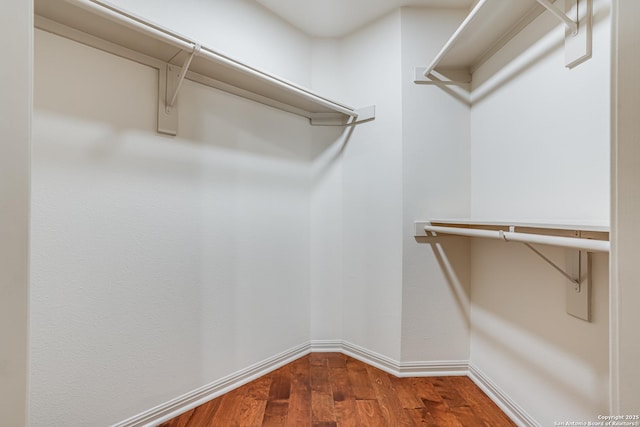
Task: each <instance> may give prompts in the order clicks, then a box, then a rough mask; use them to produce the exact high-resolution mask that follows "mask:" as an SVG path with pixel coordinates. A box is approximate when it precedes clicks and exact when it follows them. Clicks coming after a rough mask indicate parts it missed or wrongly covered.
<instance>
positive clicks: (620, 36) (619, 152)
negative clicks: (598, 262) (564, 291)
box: [611, 0, 640, 414]
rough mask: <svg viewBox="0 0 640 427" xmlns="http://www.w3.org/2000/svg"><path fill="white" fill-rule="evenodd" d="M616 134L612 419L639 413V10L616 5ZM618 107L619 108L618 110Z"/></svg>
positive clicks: (634, 4)
mask: <svg viewBox="0 0 640 427" xmlns="http://www.w3.org/2000/svg"><path fill="white" fill-rule="evenodd" d="M613 5H614V6H613V7H614V16H613V18H612V20H613V34H614V44H613V49H614V51H613V73H612V74H613V76H612V77H613V79H612V80H613V82H612V83H613V85H612V91H613V99H612V105H614V107H613V108H614V114H613V122H612V125H613V129H612V130H613V132H612V136H613V137H612V175H611V176H612V184H613V185H612V189H611V191H612V194H611V196H612V205H611V206H612V214H611V223H612V224H611V226H612V237H611V243H612V252H611V257H612V258H611V287H612V290H611V299H612V301H611V310H612V318H611V320H612V325H611V326H612V328H611V334H612V344H613V348H612V353H611V357H612V360H611V366H612V371H613V372H612V379H613V381H612V399H611V411H612V413H613V414H638V413H640V369H638V360H639V359H640V332H639V329H638V324H639V323H640V314H639V313H640V311H639V310H638V301H639V300H640V288H639V287H638V274H639V264H638V258H639V256H640V251H639V250H638V240H639V239H640V227H638V215H639V213H640V194H639V190H640V186H638V182H640V162H639V159H640V145H638V135H640V121H638V117H639V116H640V85H639V84H638V74H639V73H640V57H639V56H638V45H639V44H640V28H639V27H638V19H640V4H639V3H638V2H631V1H625V0H614V1H613ZM616 105H617V106H618V107H617V108H615V106H616Z"/></svg>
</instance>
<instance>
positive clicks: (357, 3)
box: [255, 0, 473, 37]
mask: <svg viewBox="0 0 640 427" xmlns="http://www.w3.org/2000/svg"><path fill="white" fill-rule="evenodd" d="M255 1H257V2H258V3H260V4H262V5H263V6H264V7H266V8H267V9H270V10H271V11H272V12H273V13H275V14H276V15H279V16H280V17H281V18H283V19H284V20H285V21H287V22H289V23H290V24H292V25H293V26H295V27H297V28H299V29H300V30H302V31H303V32H305V33H307V34H309V35H311V36H315V37H342V36H344V35H346V34H348V33H350V32H352V31H354V30H356V29H358V28H360V27H362V26H363V25H365V24H367V23H369V22H371V21H373V20H375V19H376V18H379V17H381V16H384V15H385V14H387V13H389V12H391V11H392V10H395V9H397V8H399V7H403V6H422V7H444V8H468V7H470V6H471V4H472V3H473V0H255Z"/></svg>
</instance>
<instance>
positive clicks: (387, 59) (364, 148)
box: [341, 10, 402, 360]
mask: <svg viewBox="0 0 640 427" xmlns="http://www.w3.org/2000/svg"><path fill="white" fill-rule="evenodd" d="M400 17H401V15H400V11H399V10H397V11H395V12H393V13H391V14H389V15H388V16H385V17H383V18H381V19H380V20H378V21H376V22H373V23H371V24H370V25H368V26H367V27H365V28H363V29H361V30H360V31H358V32H356V33H354V34H352V35H350V36H348V37H346V38H345V39H344V40H343V42H342V46H341V55H342V57H341V59H342V63H341V71H342V78H343V80H344V82H347V83H346V84H345V86H344V91H343V94H342V99H343V100H344V101H345V102H347V103H348V104H350V105H354V106H358V107H363V106H367V105H374V104H375V106H376V120H375V121H374V122H372V123H368V124H367V125H363V126H359V127H357V128H356V129H355V130H354V131H353V133H352V134H351V135H350V137H349V139H348V141H347V143H346V145H345V146H344V152H343V154H342V156H343V157H342V189H341V191H342V209H343V240H342V244H343V292H342V296H343V304H344V311H343V316H344V317H343V320H344V324H343V334H344V335H343V338H344V339H345V340H346V341H348V342H350V343H352V344H356V345H358V346H361V347H364V348H366V349H368V350H369V351H372V352H375V353H379V354H382V355H384V356H386V357H389V358H392V359H394V360H399V359H400V339H401V335H400V332H401V315H402V313H401V310H402V116H401V114H402V89H401V87H402V83H401V28H400V25H401V19H400Z"/></svg>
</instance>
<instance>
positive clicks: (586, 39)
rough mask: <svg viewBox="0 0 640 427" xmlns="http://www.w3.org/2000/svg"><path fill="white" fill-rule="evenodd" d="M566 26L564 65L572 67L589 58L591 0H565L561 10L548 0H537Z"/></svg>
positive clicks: (590, 49) (591, 23) (590, 48)
mask: <svg viewBox="0 0 640 427" xmlns="http://www.w3.org/2000/svg"><path fill="white" fill-rule="evenodd" d="M537 1H538V3H540V4H541V5H542V6H544V7H545V8H546V9H547V10H548V11H549V12H551V13H552V14H553V15H554V16H556V17H557V18H559V19H560V20H561V21H562V22H563V23H564V24H565V26H566V30H565V37H564V55H565V66H566V67H567V68H573V67H575V66H577V65H579V64H582V63H583V62H584V61H586V60H587V59H589V58H591V53H592V52H591V51H592V47H591V45H592V35H591V32H592V26H593V22H592V21H593V19H592V17H593V0H565V1H564V7H565V10H564V11H562V10H561V9H560V8H559V7H558V6H556V5H555V4H554V3H552V2H551V1H550V0H537Z"/></svg>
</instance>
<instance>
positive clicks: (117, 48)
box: [34, 0, 375, 133]
mask: <svg viewBox="0 0 640 427" xmlns="http://www.w3.org/2000/svg"><path fill="white" fill-rule="evenodd" d="M34 9H35V15H36V16H35V20H34V21H35V26H36V27H37V28H39V29H42V30H45V31H48V32H52V33H55V34H58V35H61V36H64V37H67V38H71V39H73V40H76V41H78V42H81V43H84V44H87V45H90V46H93V47H96V48H98V49H102V50H105V51H108V52H110V53H114V54H116V55H119V56H123V57H126V58H129V59H133V60H135V61H138V62H141V63H144V64H147V65H150V66H154V67H156V68H158V69H160V70H161V71H162V69H163V68H165V66H166V65H170V66H173V69H174V70H177V73H176V75H177V76H178V77H177V80H176V79H174V80H176V81H175V83H176V84H177V86H176V87H174V88H171V90H169V91H168V93H167V94H166V95H167V102H166V104H167V105H165V106H164V107H166V110H167V112H169V110H170V107H172V105H169V100H170V99H173V98H174V97H173V96H170V95H173V93H176V92H177V90H178V89H179V87H180V83H181V82H182V78H185V77H186V78H187V79H190V80H194V81H198V82H200V83H203V84H206V85H209V86H213V87H216V88H218V89H222V90H225V91H227V92H231V93H234V94H236V95H239V96H242V97H245V98H248V99H251V100H253V101H257V102H261V103H263V104H267V105H270V106H272V107H275V108H279V109H281V110H285V111H288V112H290V113H294V114H297V115H300V116H303V117H307V118H309V119H310V120H311V122H312V124H321V125H325V124H327V125H346V124H355V123H359V122H362V121H366V120H371V119H373V118H374V114H375V113H374V108H373V107H368V108H366V109H361V110H357V109H354V108H352V107H350V106H347V105H345V104H342V103H339V102H336V101H333V100H331V99H328V98H325V97H322V96H320V95H318V94H316V93H314V92H312V91H310V90H308V89H306V88H303V87H301V86H298V85H296V84H293V83H291V82H289V81H286V80H284V79H282V78H279V77H276V76H273V75H270V74H267V73H265V72H263V71H260V70H258V69H256V68H253V67H251V66H249V65H247V64H243V63H242V62H240V61H237V60H235V59H232V58H230V57H228V56H226V55H223V54H221V53H219V52H216V51H215V50H213V49H210V48H207V47H204V46H202V45H201V44H200V43H198V42H197V41H195V40H192V39H189V38H187V37H184V36H182V35H179V34H176V33H174V32H172V31H170V30H167V29H165V28H163V27H161V26H159V25H156V24H153V23H151V22H148V21H146V20H144V19H142V18H140V17H137V16H135V15H133V14H131V13H128V12H126V11H123V10H121V9H118V8H116V7H114V6H112V5H110V4H108V3H106V2H103V1H99V0H65V1H61V0H35V4H34ZM192 54H193V55H192ZM181 67H184V68H187V69H188V72H187V71H185V72H184V73H183V74H184V75H181V76H180V75H179V74H180V71H181ZM169 79H171V76H169ZM170 81H171V80H170ZM163 95H164V94H163ZM159 120H160V117H159ZM168 133H170V132H168Z"/></svg>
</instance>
